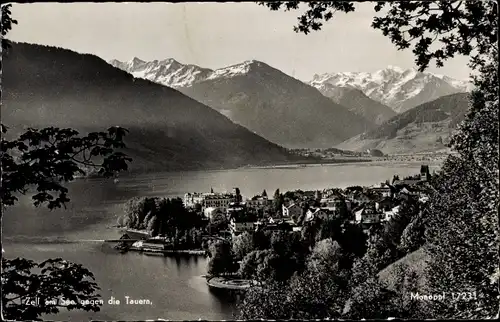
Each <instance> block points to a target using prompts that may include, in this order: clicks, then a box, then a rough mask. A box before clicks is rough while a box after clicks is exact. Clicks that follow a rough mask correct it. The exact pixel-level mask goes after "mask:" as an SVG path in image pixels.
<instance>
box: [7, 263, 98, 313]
mask: <svg viewBox="0 0 500 322" xmlns="http://www.w3.org/2000/svg"><path fill="white" fill-rule="evenodd" d="M33 270H38V271H40V273H35V272H33ZM1 276H2V308H3V310H2V311H3V314H4V315H3V316H4V317H5V318H6V319H9V320H25V321H26V320H40V316H41V315H42V314H55V313H58V312H59V311H60V309H61V308H66V309H68V310H85V311H94V312H95V311H99V304H98V301H99V300H100V296H99V294H96V293H95V292H96V291H97V290H98V289H99V287H98V286H97V284H96V283H95V282H94V275H93V274H92V273H91V272H90V271H89V270H87V269H85V268H84V267H83V266H82V265H79V264H75V263H71V262H68V261H65V260H63V259H61V258H56V259H48V260H45V261H43V262H41V263H35V262H33V261H31V260H27V259H24V258H16V259H12V260H8V259H5V258H2V274H1ZM35 299H38V300H39V301H40V303H39V304H37V305H27V304H26V302H27V301H35ZM63 301H64V302H63ZM96 302H97V304H95V303H96Z"/></svg>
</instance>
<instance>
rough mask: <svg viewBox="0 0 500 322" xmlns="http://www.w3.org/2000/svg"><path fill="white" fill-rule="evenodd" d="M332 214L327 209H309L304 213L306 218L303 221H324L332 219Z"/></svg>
mask: <svg viewBox="0 0 500 322" xmlns="http://www.w3.org/2000/svg"><path fill="white" fill-rule="evenodd" d="M332 216H333V213H332V212H331V211H329V210H327V209H321V208H310V209H309V210H307V212H306V218H305V221H311V220H313V219H315V218H320V219H322V220H326V219H328V218H329V217H332Z"/></svg>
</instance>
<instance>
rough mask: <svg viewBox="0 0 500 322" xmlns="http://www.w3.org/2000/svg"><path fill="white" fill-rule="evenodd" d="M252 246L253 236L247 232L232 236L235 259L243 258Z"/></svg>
mask: <svg viewBox="0 0 500 322" xmlns="http://www.w3.org/2000/svg"><path fill="white" fill-rule="evenodd" d="M253 246H254V245H253V236H252V234H250V233H249V232H244V233H243V234H240V235H238V236H236V237H233V253H234V255H235V256H236V258H237V259H240V260H241V259H243V258H244V257H245V256H246V255H247V254H248V253H250V252H251V251H252V250H253V248H254V247H253Z"/></svg>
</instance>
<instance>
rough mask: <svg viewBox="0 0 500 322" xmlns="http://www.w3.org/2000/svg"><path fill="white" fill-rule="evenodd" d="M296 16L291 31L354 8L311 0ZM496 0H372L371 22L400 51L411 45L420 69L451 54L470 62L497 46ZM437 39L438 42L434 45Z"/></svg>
mask: <svg viewBox="0 0 500 322" xmlns="http://www.w3.org/2000/svg"><path fill="white" fill-rule="evenodd" d="M260 4H261V5H265V6H267V7H269V8H270V9H271V10H280V9H283V8H284V10H296V9H299V7H300V2H299V1H273V2H260ZM307 6H308V7H309V8H308V9H307V10H306V12H305V13H304V14H303V15H302V16H300V17H299V18H298V21H299V22H298V25H297V26H295V27H294V30H295V31H296V32H302V33H304V34H308V33H309V32H310V31H311V30H313V31H317V30H320V29H321V27H322V26H323V22H324V21H329V20H330V19H332V18H333V15H334V13H335V12H336V11H341V12H345V13H349V12H354V11H355V10H356V8H355V3H354V2H352V1H325V2H320V1H312V2H309V3H307ZM497 9H498V8H497V3H496V2H493V1H458V0H457V1H398V2H389V1H377V2H376V3H375V4H374V10H375V12H376V13H379V12H381V11H382V10H385V15H384V16H375V17H374V18H373V22H372V27H373V28H374V29H378V30H380V31H382V33H383V35H384V36H387V37H389V39H390V40H391V41H392V43H393V44H394V45H395V46H396V48H397V49H399V50H404V49H408V48H410V46H411V45H413V49H412V52H413V54H414V55H415V58H416V59H415V63H416V65H417V66H418V67H419V70H420V71H424V70H425V69H426V68H427V67H428V66H429V63H430V62H431V61H433V60H435V62H436V65H437V66H438V67H440V66H443V63H444V61H446V60H447V59H450V58H453V57H454V56H455V55H457V54H460V55H465V56H469V55H471V67H472V68H474V69H475V68H476V67H477V66H480V65H482V64H484V63H485V60H486V59H485V57H484V56H485V54H487V53H488V52H489V50H490V48H492V47H496V46H497V39H498V38H497V19H498V11H497ZM436 44H440V46H435V45H436Z"/></svg>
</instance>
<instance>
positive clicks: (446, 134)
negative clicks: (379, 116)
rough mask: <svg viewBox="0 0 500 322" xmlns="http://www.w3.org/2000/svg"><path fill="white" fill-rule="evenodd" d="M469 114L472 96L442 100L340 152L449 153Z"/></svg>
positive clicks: (409, 113)
mask: <svg viewBox="0 0 500 322" xmlns="http://www.w3.org/2000/svg"><path fill="white" fill-rule="evenodd" d="M467 110H468V94H467V93H457V94H451V95H447V96H443V97H440V98H438V99H436V100H434V101H431V102H427V103H424V104H422V105H419V106H417V107H415V108H413V109H411V110H408V111H406V112H404V113H402V114H398V115H397V116H395V117H393V118H391V119H390V120H388V121H386V122H384V123H383V124H382V125H380V126H379V127H377V128H376V129H373V130H371V131H368V132H366V133H363V134H359V135H357V136H355V137H353V138H350V139H349V140H346V141H345V142H342V143H341V144H339V145H337V148H339V149H343V150H351V151H366V150H368V149H378V150H381V151H382V152H384V153H388V154H398V153H418V152H435V151H446V150H448V148H447V146H446V144H447V143H449V140H450V137H451V135H452V134H453V133H454V131H455V130H456V128H457V125H458V124H459V123H460V122H461V121H462V120H463V119H464V117H465V114H466V112H467Z"/></svg>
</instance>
